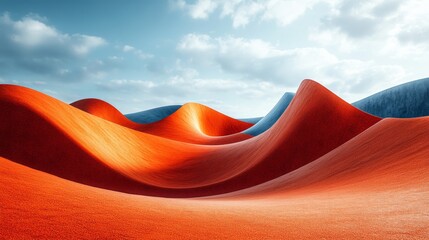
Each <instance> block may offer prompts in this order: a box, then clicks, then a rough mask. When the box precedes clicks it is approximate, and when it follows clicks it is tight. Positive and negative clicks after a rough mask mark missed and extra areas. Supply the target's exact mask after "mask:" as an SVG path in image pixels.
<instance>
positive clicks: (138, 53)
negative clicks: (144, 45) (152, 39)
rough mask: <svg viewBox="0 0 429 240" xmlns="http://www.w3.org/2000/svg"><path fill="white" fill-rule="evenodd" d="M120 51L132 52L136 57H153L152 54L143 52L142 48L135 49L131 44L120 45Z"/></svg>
mask: <svg viewBox="0 0 429 240" xmlns="http://www.w3.org/2000/svg"><path fill="white" fill-rule="evenodd" d="M122 51H123V52H126V53H132V54H134V55H136V56H137V57H139V58H141V59H149V58H153V55H152V54H147V53H144V52H143V51H142V50H140V49H137V48H135V47H133V46H130V45H124V46H123V47H122Z"/></svg>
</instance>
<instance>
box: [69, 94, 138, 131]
mask: <svg viewBox="0 0 429 240" xmlns="http://www.w3.org/2000/svg"><path fill="white" fill-rule="evenodd" d="M70 105H72V106H73V107H76V108H78V109H80V110H82V111H85V112H87V113H90V114H92V115H94V116H97V117H100V118H103V119H105V120H107V121H110V122H113V123H117V124H119V125H122V126H126V127H128V128H132V129H137V128H139V124H137V123H134V122H133V121H131V120H129V119H128V118H126V117H125V116H124V115H123V114H122V113H121V112H120V111H119V110H118V109H116V108H115V107H114V106H112V105H111V104H110V103H108V102H105V101H103V100H100V99H96V98H86V99H81V100H79V101H76V102H73V103H71V104H70Z"/></svg>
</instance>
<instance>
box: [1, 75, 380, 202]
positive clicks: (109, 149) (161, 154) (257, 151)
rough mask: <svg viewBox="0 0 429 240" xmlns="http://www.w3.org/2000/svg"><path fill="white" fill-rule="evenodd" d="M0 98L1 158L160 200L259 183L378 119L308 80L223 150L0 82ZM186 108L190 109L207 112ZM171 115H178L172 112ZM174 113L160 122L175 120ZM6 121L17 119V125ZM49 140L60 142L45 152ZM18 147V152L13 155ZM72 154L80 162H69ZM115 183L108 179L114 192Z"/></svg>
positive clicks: (222, 147) (304, 162) (241, 187)
mask: <svg viewBox="0 0 429 240" xmlns="http://www.w3.org/2000/svg"><path fill="white" fill-rule="evenodd" d="M0 96H1V98H0V107H1V108H2V109H0V110H2V111H4V112H6V111H7V112H11V115H9V116H7V117H3V118H1V119H0V121H1V126H2V129H1V130H2V134H3V135H4V136H7V137H4V138H2V139H1V141H2V144H1V146H0V147H1V148H0V153H1V156H5V157H7V158H9V159H11V160H15V161H18V162H21V163H25V164H27V165H30V166H33V167H36V168H38V169H42V170H46V171H48V172H51V173H54V174H56V175H59V176H62V175H63V174H66V175H67V176H65V177H67V178H69V179H71V178H72V179H73V180H76V181H80V182H87V181H88V180H87V178H88V176H87V175H88V173H89V172H91V171H99V170H98V168H96V169H94V170H91V164H89V163H88V162H92V164H96V165H97V166H99V165H100V166H103V167H105V168H106V169H108V170H109V171H113V170H114V171H116V172H118V173H119V175H123V176H126V177H128V178H130V179H132V180H133V181H138V182H140V183H142V184H143V185H152V186H155V187H157V188H161V189H156V190H151V188H144V187H142V188H141V189H140V191H141V192H145V193H146V194H157V195H159V194H161V195H162V194H165V195H168V196H171V195H173V194H177V196H204V195H209V194H218V193H225V192H230V191H234V190H238V189H243V188H247V187H250V186H253V185H255V184H259V183H263V182H265V181H268V180H271V179H274V178H276V177H278V176H281V175H283V174H286V173H288V172H290V171H293V170H295V169H297V168H299V167H301V166H303V165H305V164H307V163H309V162H311V161H313V160H315V159H317V158H318V157H320V156H322V155H324V154H325V153H327V152H329V151H331V150H333V149H334V148H336V147H337V146H339V145H341V144H343V143H344V142H346V141H347V140H349V139H350V138H352V137H354V136H356V135H357V134H359V133H360V132H362V131H364V130H365V129H366V128H368V127H369V126H371V125H373V124H374V123H376V122H377V121H379V119H378V118H375V117H373V116H371V115H368V114H365V113H363V112H361V111H359V110H358V109H356V108H354V107H352V106H350V105H349V104H347V103H346V102H344V101H342V100H341V99H339V98H338V97H337V96H335V95H334V94H333V93H331V92H330V91H328V90H327V89H325V88H324V87H322V86H321V85H319V84H317V83H316V82H313V81H310V80H307V81H304V82H303V83H302V85H301V86H300V89H299V91H298V93H297V95H296V97H295V98H294V100H293V101H292V103H291V106H290V107H289V108H288V109H287V111H286V112H285V113H284V114H283V115H282V117H281V118H280V119H279V121H277V123H276V124H275V125H274V126H273V127H272V128H271V129H270V130H268V131H266V132H265V133H264V134H261V135H259V136H257V137H254V138H250V139H247V140H245V141H239V142H236V143H233V144H227V145H194V144H189V143H185V142H180V141H172V140H170V139H167V138H163V137H159V136H156V135H157V134H159V133H163V134H165V133H167V131H165V132H162V131H164V130H163V129H162V128H161V130H159V131H160V132H156V128H154V132H152V133H151V134H147V133H145V132H139V131H134V130H132V129H129V128H126V127H123V126H120V125H117V124H114V123H112V122H109V121H106V120H104V119H101V118H98V117H94V116H92V115H90V114H87V113H84V112H82V111H79V110H78V109H75V108H73V107H71V106H69V105H67V104H64V103H62V102H60V101H57V100H55V99H53V98H50V97H48V96H46V95H43V94H41V93H38V92H36V91H33V90H30V89H26V88H22V87H16V86H7V85H3V86H2V87H1V88H0ZM27 99H31V101H28V100H27ZM188 106H189V107H190V109H191V110H192V111H195V109H199V110H200V111H205V110H206V109H207V108H199V106H200V105H195V104H189V105H188ZM182 108H183V109H182V110H186V109H187V108H186V106H184V107H182ZM209 111H211V110H209ZM175 114H178V115H179V116H180V117H183V116H186V112H185V113H182V112H181V111H180V109H179V110H178V111H176V113H175ZM175 114H173V115H170V117H168V118H166V119H164V120H166V121H168V120H169V119H174V120H175V121H177V119H180V118H178V117H176V116H175ZM191 116H195V115H191ZM202 116H209V114H202ZM14 119H18V120H19V119H21V120H20V121H21V122H20V124H16V121H15V120H14ZM29 119H38V121H29ZM209 119H213V118H210V117H209V118H208V119H207V121H209ZM183 120H187V121H188V122H192V120H194V121H195V120H201V119H198V118H196V119H192V118H191V119H186V118H183ZM158 123H162V121H160V122H158ZM192 123H193V124H200V125H199V128H200V129H204V130H202V132H207V131H211V129H210V128H207V126H212V125H211V123H210V122H209V123H205V122H192ZM221 123H222V121H221V122H220V124H221ZM218 124H219V123H218ZM320 125H323V126H324V127H323V128H320ZM17 126H19V127H17ZM37 126H44V127H42V128H40V127H37ZM161 126H162V125H161ZM17 128H19V129H17ZM191 129H195V128H191ZM233 130H234V131H239V130H237V129H233ZM16 132H18V133H19V134H16ZM210 133H211V134H213V135H215V134H216V132H215V133H212V132H210ZM226 133H229V132H226ZM298 133H299V134H298ZM159 135H162V134H159ZM53 139H55V141H58V142H61V141H63V143H61V144H57V146H55V148H52V145H53V144H54V143H53V142H52V141H54V140H53ZM3 142H4V143H3ZM34 142H38V145H37V146H36V145H34ZM18 146H19V148H20V151H16V150H15V149H17V148H18ZM77 153H81V154H84V155H86V157H82V156H80V157H79V159H77V156H76V154H77ZM85 159H86V160H85ZM84 160H85V161H84ZM82 169H84V170H85V171H82ZM106 171H107V170H106ZM85 172H88V173H85ZM91 177H93V176H91ZM94 181H96V180H94ZM97 181H102V176H100V178H97ZM97 184H98V183H97ZM97 184H94V185H97ZM103 184H104V185H106V183H105V182H103ZM112 184H113V183H112ZM121 184H123V183H118V182H115V183H114V186H115V189H117V188H118V187H120V186H121ZM107 188H109V187H108V186H107ZM169 188H172V189H176V190H175V191H169V190H168V189H169ZM126 189H127V190H128V189H129V187H128V186H127V187H126Z"/></svg>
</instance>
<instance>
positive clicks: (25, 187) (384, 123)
mask: <svg viewBox="0 0 429 240" xmlns="http://www.w3.org/2000/svg"><path fill="white" fill-rule="evenodd" d="M72 105H73V106H70V105H68V104H65V103H63V102H61V101H58V100H56V99H54V98H51V97H49V96H46V95H44V94H41V93H39V92H36V91H34V90H31V89H28V88H24V87H19V86H13V85H0V112H2V113H7V114H2V115H0V221H1V222H0V233H1V236H2V237H3V238H6V239H17V238H18V239H20V238H67V239H68V238H137V239H142V238H143V239H165V238H168V239H189V238H194V239H218V238H230V239H240V238H242V239H297V238H300V239H308V238H312V239H322V238H329V239H355V238H361V239H386V238H387V239H404V238H411V239H413V238H415V239H427V238H429V230H428V224H427V223H428V222H429V214H428V211H427V209H429V200H428V199H429V161H428V159H429V117H423V118H416V119H403V120H400V119H383V120H381V119H379V118H377V117H374V116H371V115H369V114H366V113H364V112H361V111H360V110H358V109H356V108H354V107H353V106H351V105H349V104H348V103H346V102H344V101H343V100H341V99H340V98H338V97H337V96H336V95H334V94H333V93H331V92H330V91H329V90H327V89H326V88H324V87H323V86H321V85H319V84H317V83H316V82H314V81H311V80H306V81H304V82H303V83H302V84H301V86H300V88H299V89H298V92H297V94H296V96H295V97H294V99H293V100H292V102H291V103H290V105H289V107H288V108H287V109H286V111H285V112H284V113H283V115H282V116H281V117H280V118H279V120H278V121H277V122H276V123H275V124H274V125H273V126H272V127H271V128H270V129H269V130H268V131H266V132H264V133H262V134H260V135H258V136H256V137H250V136H247V137H243V136H246V135H244V134H241V133H240V132H241V131H242V130H244V129H246V128H247V127H248V125H245V124H243V123H242V122H240V121H237V120H233V119H232V118H229V117H228V116H225V115H223V114H221V113H218V112H216V111H214V110H212V109H210V108H207V107H205V106H202V105H198V104H186V105H185V106H183V107H182V108H181V109H179V110H178V111H176V112H175V113H174V114H172V115H170V116H169V117H167V118H165V119H164V120H161V121H159V122H157V123H153V124H147V125H145V124H135V123H133V122H130V121H128V120H127V119H126V118H125V117H124V116H123V115H122V114H121V113H120V112H119V111H117V110H116V109H115V108H114V107H113V106H111V105H110V104H108V103H105V102H103V101H101V100H96V99H87V100H81V101H78V102H75V103H73V104H72ZM74 106H75V107H77V108H79V109H82V110H84V111H81V110H79V109H77V108H75V107H74ZM85 111H86V112H85ZM89 113H90V114H89ZM215 120H218V121H215ZM51 174H53V175H51ZM54 175H56V176H54ZM97 187H98V188H97ZM112 190H115V191H112ZM124 192H125V193H124ZM127 193H136V194H138V195H131V194H127ZM154 196H164V197H170V198H160V197H154ZM185 197H188V198H187V199H186V198H185ZM189 197H200V198H191V199H189ZM180 198H184V199H180Z"/></svg>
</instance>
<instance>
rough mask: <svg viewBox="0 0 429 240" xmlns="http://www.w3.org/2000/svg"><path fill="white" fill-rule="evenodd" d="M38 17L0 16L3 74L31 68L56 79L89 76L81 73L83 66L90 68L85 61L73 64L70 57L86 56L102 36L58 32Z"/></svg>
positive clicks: (0, 59)
mask: <svg viewBox="0 0 429 240" xmlns="http://www.w3.org/2000/svg"><path fill="white" fill-rule="evenodd" d="M42 21H43V18H41V17H38V16H36V15H28V16H26V17H23V18H22V19H20V20H13V19H11V18H10V16H9V15H8V14H3V15H1V16H0V69H3V72H4V73H5V74H10V75H16V72H31V73H35V74H38V75H43V76H45V77H48V78H51V79H55V80H56V81H58V80H82V79H85V78H88V77H91V76H90V75H88V74H85V72H86V71H85V68H91V66H84V65H85V64H86V63H87V62H88V61H79V62H78V63H79V64H76V63H75V62H73V60H76V59H79V60H81V59H82V58H83V57H86V56H88V55H89V54H90V53H91V52H92V51H94V49H96V48H99V47H100V46H103V45H105V44H106V40H104V39H103V38H101V37H97V36H89V35H83V34H67V33H62V32H60V31H58V30H57V29H55V28H54V27H53V26H50V25H48V24H46V23H45V22H42ZM45 21H46V20H45ZM78 65H80V66H78ZM82 65H83V66H82ZM91 75H95V73H91Z"/></svg>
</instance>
